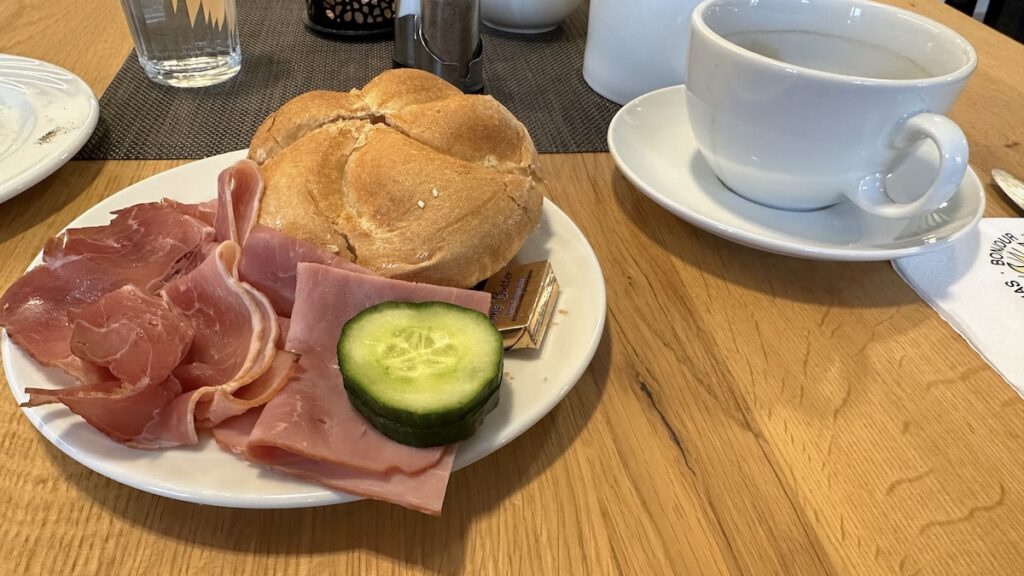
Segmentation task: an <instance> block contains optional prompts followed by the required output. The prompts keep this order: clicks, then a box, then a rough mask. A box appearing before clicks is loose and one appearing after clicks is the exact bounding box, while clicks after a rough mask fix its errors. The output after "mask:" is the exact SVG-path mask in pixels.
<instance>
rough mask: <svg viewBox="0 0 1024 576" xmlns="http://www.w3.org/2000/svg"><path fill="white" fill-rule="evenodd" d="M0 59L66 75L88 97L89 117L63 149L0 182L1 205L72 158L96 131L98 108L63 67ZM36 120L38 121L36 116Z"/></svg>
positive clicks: (1, 55)
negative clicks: (45, 68) (37, 66)
mask: <svg viewBox="0 0 1024 576" xmlns="http://www.w3.org/2000/svg"><path fill="white" fill-rule="evenodd" d="M0 58H13V59H16V60H25V61H29V62H34V63H37V64H40V65H42V66H46V67H49V68H51V69H54V70H57V71H59V72H63V73H65V74H68V75H69V76H70V79H69V82H74V83H77V84H79V85H80V87H81V88H84V89H85V94H86V95H87V96H88V104H89V114H88V116H86V119H85V123H84V124H82V126H81V127H80V128H79V129H78V131H77V132H76V133H75V134H74V136H73V137H72V138H71V139H69V140H68V141H67V142H66V143H65V144H64V146H62V147H61V148H58V149H54V150H53V151H52V152H50V153H48V154H47V155H46V157H45V158H44V159H41V160H39V161H37V162H36V163H35V164H34V165H33V166H32V167H30V168H29V169H27V170H24V171H22V172H21V173H20V174H19V175H18V176H16V177H15V178H12V179H11V180H8V181H6V182H4V183H0V203H3V202H6V201H8V200H10V199H11V198H14V197H15V196H17V195H19V194H21V193H22V192H24V191H25V190H28V189H29V188H31V187H32V186H35V185H36V184H38V183H40V182H42V181H43V179H45V178H46V177H47V176H50V175H51V174H53V173H54V172H56V171H57V170H60V168H61V167H63V166H64V165H65V164H67V163H68V162H69V161H70V160H71V159H72V158H73V157H74V155H75V154H77V153H78V151H79V150H81V149H82V147H83V146H85V143H86V142H88V141H89V137H90V136H92V133H93V132H94V131H95V130H96V125H97V123H98V122H99V117H100V106H99V102H98V101H97V100H96V94H95V93H94V92H93V91H92V87H90V86H89V85H88V84H87V83H86V82H85V80H82V78H81V77H79V76H78V75H77V74H75V73H74V72H71V71H70V70H68V69H66V68H64V67H63V66H58V65H57V64H53V63H51V62H47V61H45V60H40V59H38V58H30V57H27V56H19V55H17V54H6V53H0ZM36 118H37V120H38V116H37V117H36ZM2 161H3V160H2V159H0V162H2Z"/></svg>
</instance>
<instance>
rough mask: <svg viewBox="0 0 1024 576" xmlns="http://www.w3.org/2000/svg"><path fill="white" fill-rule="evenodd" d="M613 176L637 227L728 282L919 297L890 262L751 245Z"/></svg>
mask: <svg viewBox="0 0 1024 576" xmlns="http://www.w3.org/2000/svg"><path fill="white" fill-rule="evenodd" d="M611 178H612V188H613V190H614V194H615V200H616V202H617V203H618V204H619V207H620V208H621V209H622V211H623V213H625V214H626V215H627V216H628V217H629V219H630V220H632V221H633V223H634V224H635V225H636V227H637V229H639V230H641V231H642V232H643V233H644V234H645V235H646V236H647V237H648V238H650V239H651V240H652V241H653V242H655V243H657V244H658V245H659V246H661V247H662V248H663V249H664V250H665V251H667V252H669V253H670V254H672V255H673V256H674V257H675V258H676V259H677V260H680V261H682V262H685V263H687V264H689V265H690V266H693V267H695V268H699V269H700V270H702V271H704V272H706V273H709V274H712V275H714V276H717V277H718V278H720V279H722V280H723V281H725V282H728V283H730V284H737V285H740V286H742V287H744V288H747V289H751V290H756V291H758V292H762V293H764V294H768V295H771V296H774V297H777V298H785V299H788V300H794V301H798V302H808V303H813V304H821V305H827V306H840V307H846V308H875V307H886V306H897V305H901V304H908V303H911V302H916V301H918V297H917V295H916V294H915V293H914V291H913V290H912V289H911V288H910V287H909V286H906V285H905V284H904V283H903V282H892V281H890V280H891V276H892V275H894V274H895V272H894V271H893V270H892V266H891V265H890V264H889V263H888V262H827V261H821V260H805V259H800V258H794V257H790V256H782V255H779V254H772V253H770V252H764V251H761V250H756V249H754V248H749V247H746V246H743V245H740V244H736V243H733V242H731V241H729V240H726V239H724V238H719V237H717V236H715V235H713V234H711V233H709V232H705V231H704V230H702V229H700V228H697V227H696V226H693V225H691V224H689V223H688V222H686V221H684V220H682V219H679V218H677V217H676V216H675V215H673V214H672V213H671V212H669V211H667V210H665V209H663V208H662V207H661V206H658V204H657V203H655V202H654V201H653V200H651V199H650V198H647V197H646V196H644V195H643V194H642V193H641V192H640V191H639V190H637V189H636V188H635V187H634V186H633V185H632V184H631V183H630V182H629V181H628V180H626V178H625V176H623V175H622V173H621V172H620V171H619V170H618V169H615V170H614V171H613V172H612V175H611ZM695 246H696V248H695ZM886 277H889V278H886Z"/></svg>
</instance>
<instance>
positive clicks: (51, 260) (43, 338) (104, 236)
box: [0, 202, 214, 382]
mask: <svg viewBox="0 0 1024 576" xmlns="http://www.w3.org/2000/svg"><path fill="white" fill-rule="evenodd" d="M180 206H182V205H180V204H177V203H173V202H160V203H152V204H140V205H137V206H132V207H130V208H126V209H124V210H121V211H119V212H117V213H116V216H115V217H114V219H113V221H111V223H110V224H109V225H107V226H99V227H93V228H81V229H77V230H69V231H68V232H67V233H66V234H64V235H62V236H59V237H57V239H54V240H52V241H51V242H49V243H48V244H47V248H46V250H45V252H44V263H43V264H41V265H39V266H36V267H35V268H33V269H32V270H30V271H29V272H27V273H26V274H25V275H24V276H22V277H21V278H19V279H18V280H17V281H16V282H15V283H14V284H12V285H11V287H10V288H8V289H7V292H6V293H4V295H3V297H2V298H0V326H3V327H5V328H7V332H8V334H9V335H10V336H11V338H12V339H13V340H14V343H15V344H17V345H18V346H20V347H22V348H23V349H24V350H25V351H26V352H28V353H29V354H30V355H31V356H32V357H33V358H34V359H35V360H36V361H37V362H39V363H40V364H43V365H45V366H57V367H60V368H62V369H63V370H64V371H66V372H68V373H69V374H71V375H72V376H73V377H75V378H76V379H77V380H79V381H81V382H102V381H105V380H109V379H110V378H111V375H110V373H109V372H108V371H106V370H104V369H102V368H101V367H98V366H95V365H93V364H91V363H89V362H85V361H84V360H82V359H81V358H78V357H77V356H75V355H73V354H72V352H71V348H70V341H71V324H70V323H69V322H68V312H69V311H70V310H74V309H78V308H82V307H83V306H86V305H88V304H90V303H92V302H95V301H96V300H99V299H100V298H101V297H103V296H104V295H106V294H108V293H110V292H113V291H114V290H117V289H118V288H121V287H123V286H126V285H128V284H134V285H136V286H138V287H139V288H141V289H142V290H143V291H146V292H154V291H156V290H158V289H160V288H161V287H162V286H163V285H164V283H165V282H166V281H167V279H168V277H169V272H170V271H171V270H173V269H175V268H176V265H177V263H179V262H180V261H182V260H188V259H189V258H190V256H191V255H192V254H193V253H194V252H195V251H197V250H200V249H201V248H202V246H203V245H204V244H205V243H207V242H209V241H210V240H212V239H213V235H214V230H213V228H211V227H209V226H207V225H206V224H204V223H203V222H202V221H200V220H198V219H196V218H194V217H192V216H189V215H187V214H184V213H182V212H181V211H179V210H178V208H179V207H180Z"/></svg>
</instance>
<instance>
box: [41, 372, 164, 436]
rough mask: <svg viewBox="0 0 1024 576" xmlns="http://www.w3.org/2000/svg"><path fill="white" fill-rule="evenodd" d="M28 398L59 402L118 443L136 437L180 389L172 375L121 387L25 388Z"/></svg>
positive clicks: (112, 384)
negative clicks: (158, 379) (163, 378)
mask: <svg viewBox="0 0 1024 576" xmlns="http://www.w3.org/2000/svg"><path fill="white" fill-rule="evenodd" d="M25 391H26V392H28V393H29V394H30V395H31V398H32V400H31V401H30V402H28V403H26V406H38V405H40V404H47V403H51V402H61V403H63V404H64V405H65V406H67V407H68V408H69V409H70V410H71V411H72V412H74V413H75V414H78V415H79V416H81V417H82V418H84V419H85V421H86V422H88V423H89V424H91V425H92V426H93V427H94V428H96V429H97V430H99V431H100V432H103V433H104V434H106V435H107V436H110V437H111V438H113V439H114V440H116V441H118V442H126V443H127V442H130V441H131V440H132V439H133V438H135V437H137V436H138V435H139V434H141V433H142V431H143V430H144V429H145V428H146V426H148V425H149V424H150V423H151V422H152V421H153V420H154V419H155V418H156V414H157V413H158V412H160V411H162V409H163V408H164V407H166V406H167V404H168V403H169V402H171V401H172V400H173V399H174V398H175V397H176V396H177V395H178V394H179V393H180V392H181V385H180V384H178V382H177V380H175V379H174V377H173V376H172V377H168V378H167V379H166V380H164V381H162V382H156V383H150V384H147V385H145V386H143V387H141V389H132V390H125V389H124V388H123V385H122V383H121V382H119V381H111V382H100V383H97V384H87V385H83V386H76V387H75V388H73V389H68V390H67V391H61V390H57V391H52V390H38V389H32V388H29V389H27V390H25Z"/></svg>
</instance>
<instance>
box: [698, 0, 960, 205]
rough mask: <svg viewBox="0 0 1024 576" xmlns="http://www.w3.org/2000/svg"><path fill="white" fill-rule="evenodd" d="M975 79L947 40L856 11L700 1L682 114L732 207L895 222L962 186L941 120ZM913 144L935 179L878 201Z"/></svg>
mask: <svg viewBox="0 0 1024 576" xmlns="http://www.w3.org/2000/svg"><path fill="white" fill-rule="evenodd" d="M976 66H977V55H976V54H975V52H974V49H973V48H972V47H971V45H970V44H969V43H968V42H967V41H966V40H965V39H964V38H963V37H961V36H960V35H959V34H957V33H955V32H953V31H952V30H950V29H949V28H947V27H945V26H943V25H941V24H938V23H936V22H933V21H931V20H928V19H927V18H924V17H921V16H918V15H916V14H914V13H912V12H908V11H906V10H901V9H898V8H893V7H891V6H886V5H882V4H877V3H875V2H870V1H867V0H758V1H757V2H751V1H750V0H705V1H704V2H702V3H701V4H700V5H699V6H697V8H696V9H695V10H694V12H693V26H692V37H691V43H690V52H689V65H688V78H687V83H686V96H687V100H686V105H687V110H688V113H689V120H690V125H691V128H692V130H693V135H694V137H695V138H696V140H697V143H698V145H699V146H700V149H701V153H702V154H703V155H704V158H705V159H706V160H707V162H708V164H709V165H710V166H711V168H712V169H713V170H714V171H715V174H716V175H717V176H718V177H719V178H720V179H721V180H722V182H724V183H725V185H726V186H728V187H729V188H730V189H732V190H733V191H734V192H736V193H738V194H740V195H741V196H744V197H746V198H748V199H751V200H753V201H755V202H759V203H762V204H765V205H768V206H772V207H777V208H783V209H790V210H813V209H817V208H823V207H826V206H830V205H832V204H836V203H838V202H839V201H841V200H843V199H844V198H849V199H850V200H852V201H853V202H854V203H855V204H856V205H857V206H859V207H860V208H861V209H863V210H865V211H867V212H870V213H872V214H877V215H880V216H885V217H890V218H905V217H909V216H912V215H915V214H920V213H923V212H928V211H931V210H933V209H935V208H937V207H938V206H940V205H942V204H943V203H944V202H946V201H947V200H948V199H949V198H950V196H952V194H953V193H954V192H955V191H956V189H957V188H958V186H959V185H960V182H961V181H962V180H963V177H964V173H965V171H966V170H967V160H968V148H967V139H966V138H965V137H964V134H963V132H962V131H961V130H960V128H959V127H958V126H957V125H956V124H955V123H953V121H952V120H950V119H949V118H947V117H946V116H943V114H944V113H945V112H946V111H947V110H948V109H949V107H950V106H951V105H952V104H953V101H954V100H955V99H956V97H957V96H958V95H959V94H960V90H961V89H962V88H963V86H964V83H965V82H966V81H967V79H968V77H970V75H971V73H972V72H973V71H974V69H975V67H976ZM925 139H928V140H931V141H932V142H934V144H935V146H936V147H937V148H938V150H939V157H940V161H939V167H938V173H937V175H936V177H935V180H934V181H933V182H932V183H931V186H930V187H928V183H927V182H924V183H922V184H921V188H922V191H923V192H924V193H923V195H922V196H920V198H918V199H917V200H915V201H913V202H909V203H897V202H894V201H892V200H891V199H890V198H889V197H888V195H887V194H886V190H885V181H886V176H887V175H888V174H890V173H891V172H892V170H893V169H894V168H895V167H897V166H898V165H899V164H900V163H901V162H902V161H903V160H904V159H905V158H906V157H907V156H908V155H909V154H910V152H912V151H914V150H915V148H916V145H917V144H918V143H919V142H921V141H923V140H925ZM926 188H927V190H926V191H925V189H926Z"/></svg>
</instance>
